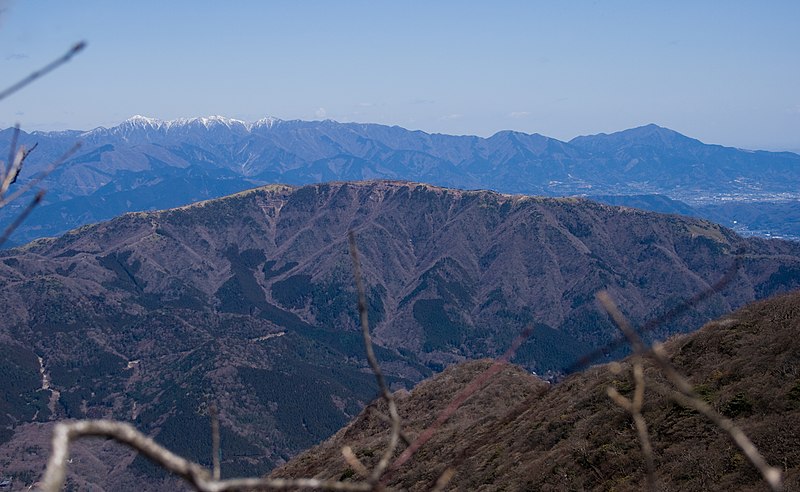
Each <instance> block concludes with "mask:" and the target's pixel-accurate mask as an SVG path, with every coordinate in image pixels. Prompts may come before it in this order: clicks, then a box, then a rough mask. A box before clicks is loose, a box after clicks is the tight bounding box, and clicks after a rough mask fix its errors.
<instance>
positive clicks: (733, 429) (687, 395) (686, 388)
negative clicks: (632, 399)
mask: <svg viewBox="0 0 800 492" xmlns="http://www.w3.org/2000/svg"><path fill="white" fill-rule="evenodd" d="M597 299H598V300H599V301H600V303H601V304H602V305H603V307H604V308H605V309H606V311H608V313H609V314H610V315H611V317H612V318H613V319H614V322H615V323H616V324H617V326H618V327H619V329H620V330H621V331H622V332H623V333H624V334H625V336H626V337H628V340H629V341H630V343H631V346H632V347H633V348H634V350H636V353H638V354H639V355H643V356H648V357H650V358H651V359H652V360H653V361H655V363H656V365H657V366H658V367H659V369H661V372H662V373H663V374H664V375H665V376H666V378H667V379H668V380H669V381H670V382H671V383H672V384H673V385H674V386H675V387H676V388H677V391H675V390H669V389H667V388H664V387H663V386H661V385H652V383H651V385H652V386H653V387H654V388H655V389H656V390H657V391H658V392H659V393H661V394H663V395H665V396H667V397H669V398H672V399H673V400H675V401H677V402H678V403H679V404H681V405H683V406H686V407H689V408H693V409H694V410H697V411H698V412H699V413H701V414H702V415H703V416H705V417H706V418H707V419H709V420H710V421H711V422H712V423H713V424H714V425H716V426H717V427H718V428H720V429H721V430H723V431H724V432H726V433H727V434H728V436H729V437H730V438H731V439H732V440H733V442H734V443H735V444H736V445H737V446H738V447H739V449H740V450H741V451H742V453H744V455H745V456H746V457H747V459H748V460H749V461H750V463H751V464H752V465H753V466H754V467H755V468H756V469H757V470H758V472H759V473H760V474H761V477H762V478H763V479H764V481H765V482H767V484H768V485H769V486H770V488H771V489H772V490H773V491H775V492H779V491H782V490H783V477H782V473H781V471H780V469H778V468H775V467H773V466H770V465H769V463H767V461H766V460H765V459H764V456H763V455H762V454H761V453H760V452H759V451H758V448H756V446H755V444H753V442H752V441H751V440H750V438H748V437H747V435H746V434H745V433H744V431H742V430H741V429H740V428H739V427H738V426H737V425H736V424H734V423H733V421H732V420H730V419H728V418H726V417H723V416H722V415H720V414H719V413H717V412H716V411H715V410H714V409H713V408H711V407H710V406H709V405H708V404H707V403H706V402H704V401H703V400H702V399H700V398H699V397H698V396H697V395H696V394H695V392H694V390H693V389H692V385H691V384H690V383H689V381H688V380H687V379H686V378H685V377H683V376H682V375H681V374H680V373H679V372H678V371H677V370H676V369H675V368H674V367H673V366H672V363H671V362H670V361H669V358H668V357H667V354H666V352H665V351H664V348H663V346H661V345H660V344H655V345H654V346H653V347H652V349H649V350H648V349H647V348H646V347H645V345H644V342H643V341H642V339H641V338H640V337H639V335H638V334H637V333H636V332H635V331H633V329H632V328H631V326H630V324H629V323H628V320H627V319H626V318H625V317H624V316H623V315H622V313H621V312H620V311H619V309H618V308H617V305H616V304H615V303H614V301H613V300H612V299H611V296H609V295H608V293H607V292H605V291H604V292H600V293H598V294H597Z"/></svg>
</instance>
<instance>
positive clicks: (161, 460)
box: [41, 420, 373, 492]
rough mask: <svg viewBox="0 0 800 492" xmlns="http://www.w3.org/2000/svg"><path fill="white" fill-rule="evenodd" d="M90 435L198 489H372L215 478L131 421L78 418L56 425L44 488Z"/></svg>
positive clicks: (51, 486) (55, 486) (55, 481)
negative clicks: (132, 451)
mask: <svg viewBox="0 0 800 492" xmlns="http://www.w3.org/2000/svg"><path fill="white" fill-rule="evenodd" d="M88 436H99V437H110V438H112V439H114V440H115V441H117V442H120V443H122V444H125V445H127V446H129V447H131V448H133V449H135V450H137V451H138V452H140V453H142V454H143V455H144V456H145V457H147V458H148V459H150V460H151V461H153V462H155V463H156V464H157V465H159V466H161V467H162V468H164V469H165V470H167V471H168V472H170V473H172V474H174V475H177V476H179V477H181V478H183V479H184V480H185V481H187V482H188V483H190V484H191V485H192V486H193V487H194V488H195V490H199V491H201V492H223V491H234V490H253V489H256V490H257V489H267V490H288V489H297V488H312V489H317V490H343V491H354V492H359V491H369V490H372V489H373V487H372V486H371V485H369V484H367V483H345V482H334V481H328V480H317V479H312V478H308V479H295V480H292V479H289V480H285V479H269V478H241V479H231V480H214V479H213V478H212V476H211V473H209V471H208V470H207V469H206V468H204V467H203V466H201V465H199V464H197V463H195V462H192V461H189V460H187V459H185V458H183V457H181V456H178V455H177V454H175V453H173V452H172V451H170V450H168V449H166V448H164V447H162V446H161V445H159V444H158V443H156V442H155V441H154V440H152V439H151V438H149V437H147V436H146V435H144V434H142V433H141V432H139V431H138V430H136V429H135V428H134V427H133V426H132V425H130V424H127V423H124V422H115V421H112V420H79V421H76V422H61V423H58V424H56V427H55V430H54V431H53V449H52V452H51V454H50V459H49V460H48V462H47V469H46V470H45V475H44V479H43V481H42V484H41V490H42V491H44V492H58V491H59V490H61V488H62V487H63V486H64V481H65V478H66V472H67V460H68V459H69V445H70V443H71V442H72V441H75V440H77V439H80V438H82V437H88Z"/></svg>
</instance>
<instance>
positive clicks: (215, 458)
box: [208, 403, 222, 480]
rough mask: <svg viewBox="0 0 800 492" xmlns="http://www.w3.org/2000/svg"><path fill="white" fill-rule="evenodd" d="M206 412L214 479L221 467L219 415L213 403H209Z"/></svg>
mask: <svg viewBox="0 0 800 492" xmlns="http://www.w3.org/2000/svg"><path fill="white" fill-rule="evenodd" d="M208 414H209V416H210V417H211V463H212V475H213V477H214V480H219V479H220V475H221V473H222V471H221V467H220V464H219V461H220V456H219V453H220V450H219V415H218V414H217V406H216V405H215V404H213V403H212V404H211V406H210V407H208Z"/></svg>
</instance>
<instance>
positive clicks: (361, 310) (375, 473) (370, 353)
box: [347, 231, 401, 484]
mask: <svg viewBox="0 0 800 492" xmlns="http://www.w3.org/2000/svg"><path fill="white" fill-rule="evenodd" d="M347 239H348V242H349V245H350V258H351V259H352V260H353V274H354V275H355V278H356V290H357V291H358V314H359V318H360V321H361V336H362V337H363V339H364V348H365V350H366V352H367V361H369V365H370V367H371V368H372V372H373V373H374V374H375V379H376V380H377V382H378V387H379V388H380V391H381V395H382V396H383V399H384V400H386V403H387V405H388V406H389V418H391V420H392V431H391V434H390V436H389V444H388V445H387V447H386V450H385V451H384V452H383V455H382V456H381V459H380V460H379V461H378V464H377V465H375V468H373V470H372V473H371V474H370V476H369V480H368V481H369V482H370V483H372V484H377V483H378V482H379V481H380V479H381V476H382V475H383V472H384V471H386V468H387V467H388V466H389V461H390V460H391V459H392V456H394V452H395V449H397V444H398V442H399V441H400V427H401V424H400V414H398V412H397V403H396V402H395V401H394V397H393V396H392V392H391V391H389V388H388V387H387V386H386V380H385V379H384V377H383V372H382V371H381V367H380V365H379V364H378V359H377V358H376V357H375V350H374V349H373V347H372V337H371V336H370V333H369V319H368V317H367V297H366V294H365V291H364V283H363V280H362V278H361V264H360V262H359V258H358V248H357V246H356V240H355V235H354V234H353V231H350V232H349V233H348V234H347Z"/></svg>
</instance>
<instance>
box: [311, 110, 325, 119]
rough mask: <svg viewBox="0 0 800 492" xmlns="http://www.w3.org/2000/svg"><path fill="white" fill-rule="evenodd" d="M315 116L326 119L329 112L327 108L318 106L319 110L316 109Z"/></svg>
mask: <svg viewBox="0 0 800 492" xmlns="http://www.w3.org/2000/svg"><path fill="white" fill-rule="evenodd" d="M314 116H316V117H317V118H319V119H325V117H326V116H328V112H327V111H326V110H325V108H317V110H316V111H314Z"/></svg>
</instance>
